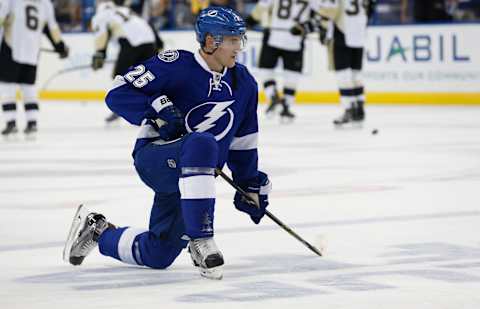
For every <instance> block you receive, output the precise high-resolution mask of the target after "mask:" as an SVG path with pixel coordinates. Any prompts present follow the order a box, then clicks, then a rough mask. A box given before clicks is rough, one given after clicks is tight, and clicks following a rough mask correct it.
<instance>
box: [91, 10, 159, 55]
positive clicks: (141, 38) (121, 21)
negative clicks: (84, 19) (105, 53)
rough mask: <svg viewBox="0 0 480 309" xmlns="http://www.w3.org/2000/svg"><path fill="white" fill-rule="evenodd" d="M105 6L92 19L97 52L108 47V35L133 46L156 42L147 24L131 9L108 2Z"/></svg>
mask: <svg viewBox="0 0 480 309" xmlns="http://www.w3.org/2000/svg"><path fill="white" fill-rule="evenodd" d="M104 4H105V5H104V6H103V7H99V9H98V11H97V14H95V16H94V17H93V19H92V26H93V29H94V32H95V41H96V43H95V45H96V49H97V50H99V49H103V48H105V47H106V44H107V43H108V42H107V39H106V38H107V33H111V34H112V36H113V38H114V39H122V38H123V39H126V40H127V41H128V42H129V43H130V45H132V46H139V45H142V44H147V43H154V42H155V35H154V33H153V30H152V29H151V28H150V26H149V25H148V24H147V22H146V21H145V20H143V19H141V18H140V17H139V16H137V15H135V14H134V13H132V12H131V10H130V9H129V8H126V7H117V6H114V5H113V4H111V3H108V2H107V3H104ZM107 4H108V5H107Z"/></svg>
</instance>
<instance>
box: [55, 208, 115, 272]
mask: <svg viewBox="0 0 480 309" xmlns="http://www.w3.org/2000/svg"><path fill="white" fill-rule="evenodd" d="M108 227H109V224H108V222H107V220H106V219H105V217H104V216H103V215H101V214H98V213H95V212H89V211H88V210H87V209H86V208H85V207H84V206H83V205H80V206H79V207H78V209H77V213H76V214H75V217H73V222H72V226H71V227H70V232H69V233H68V238H67V241H66V243H65V248H64V249H63V260H64V261H65V262H67V263H70V264H72V265H80V264H82V262H83V259H85V257H86V256H87V255H88V254H89V253H90V252H91V251H92V250H93V249H94V248H95V247H96V246H97V244H98V239H99V238H100V235H102V233H103V232H104V231H105V230H106V229H107V228H108Z"/></svg>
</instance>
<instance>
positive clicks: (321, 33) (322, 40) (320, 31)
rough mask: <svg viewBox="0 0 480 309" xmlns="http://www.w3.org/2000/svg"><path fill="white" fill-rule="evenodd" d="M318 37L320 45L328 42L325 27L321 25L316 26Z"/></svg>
mask: <svg viewBox="0 0 480 309" xmlns="http://www.w3.org/2000/svg"><path fill="white" fill-rule="evenodd" d="M318 38H319V39H320V43H321V44H322V45H327V44H328V39H327V28H325V27H323V26H322V25H320V26H319V27H318Z"/></svg>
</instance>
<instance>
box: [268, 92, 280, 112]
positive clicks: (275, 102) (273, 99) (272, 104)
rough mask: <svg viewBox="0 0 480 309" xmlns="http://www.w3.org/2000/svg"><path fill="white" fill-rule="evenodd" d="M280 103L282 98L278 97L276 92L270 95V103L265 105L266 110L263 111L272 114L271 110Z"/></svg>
mask: <svg viewBox="0 0 480 309" xmlns="http://www.w3.org/2000/svg"><path fill="white" fill-rule="evenodd" d="M281 104H282V100H281V99H280V97H279V96H278V93H276V92H275V93H274V94H273V95H272V97H271V98H270V105H268V107H267V110H266V111H265V113H266V114H267V116H269V115H273V112H274V111H275V109H276V108H277V106H279V105H281Z"/></svg>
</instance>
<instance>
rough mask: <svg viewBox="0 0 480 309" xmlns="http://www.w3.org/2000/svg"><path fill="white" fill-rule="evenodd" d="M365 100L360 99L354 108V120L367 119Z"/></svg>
mask: <svg viewBox="0 0 480 309" xmlns="http://www.w3.org/2000/svg"><path fill="white" fill-rule="evenodd" d="M363 105H364V103H363V101H358V102H357V103H356V104H355V107H354V108H353V114H352V120H353V121H363V120H364V119H365V110H364V109H363Z"/></svg>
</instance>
